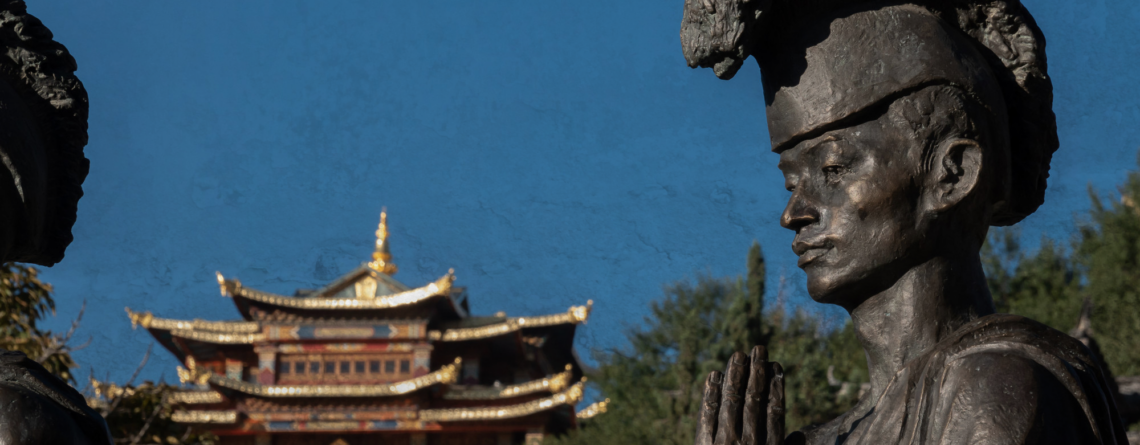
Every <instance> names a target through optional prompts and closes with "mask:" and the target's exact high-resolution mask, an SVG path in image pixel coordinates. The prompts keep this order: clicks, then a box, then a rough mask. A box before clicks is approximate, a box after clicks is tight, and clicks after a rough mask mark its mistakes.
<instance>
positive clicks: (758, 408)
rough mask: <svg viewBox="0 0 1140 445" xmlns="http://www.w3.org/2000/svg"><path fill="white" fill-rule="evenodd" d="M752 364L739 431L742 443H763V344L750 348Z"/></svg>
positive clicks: (765, 401) (765, 392)
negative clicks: (741, 425)
mask: <svg viewBox="0 0 1140 445" xmlns="http://www.w3.org/2000/svg"><path fill="white" fill-rule="evenodd" d="M750 357H751V359H752V366H751V369H750V372H749V375H748V389H746V390H745V391H744V416H743V418H742V419H741V422H742V423H743V424H744V425H743V427H742V428H741V432H740V443H741V444H743V445H764V442H765V440H766V439H765V438H766V437H767V434H766V432H767V431H768V428H767V426H768V425H767V419H768V415H767V414H768V413H767V408H768V372H767V370H768V350H767V349H765V348H764V347H763V346H756V347H754V348H752V355H751V356H750Z"/></svg>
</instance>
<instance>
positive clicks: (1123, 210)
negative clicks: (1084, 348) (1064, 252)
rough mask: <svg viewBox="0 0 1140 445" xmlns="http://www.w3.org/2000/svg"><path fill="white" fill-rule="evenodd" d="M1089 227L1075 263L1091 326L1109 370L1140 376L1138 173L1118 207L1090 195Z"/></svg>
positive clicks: (1125, 186) (1132, 176)
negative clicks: (1081, 278) (1090, 302)
mask: <svg viewBox="0 0 1140 445" xmlns="http://www.w3.org/2000/svg"><path fill="white" fill-rule="evenodd" d="M1089 194H1090V195H1091V197H1092V211H1091V212H1090V215H1089V216H1090V217H1091V218H1090V222H1089V223H1088V224H1086V225H1084V226H1083V227H1081V229H1080V242H1079V244H1078V246H1077V248H1076V258H1077V261H1078V263H1079V264H1080V266H1081V267H1080V270H1081V272H1082V273H1083V274H1084V277H1085V278H1086V281H1087V284H1086V287H1085V289H1084V292H1085V293H1086V294H1087V295H1088V296H1089V297H1090V298H1092V300H1093V303H1094V305H1095V309H1094V310H1093V314H1092V326H1093V330H1094V331H1095V334H1096V339H1097V342H1098V343H1099V344H1100V348H1101V351H1102V352H1103V354H1104V359H1105V361H1106V362H1108V367H1109V369H1110V370H1111V371H1112V372H1113V373H1114V374H1116V375H1137V374H1140V208H1137V205H1136V199H1137V198H1136V197H1138V196H1140V173H1138V172H1132V173H1130V174H1129V175H1128V179H1127V180H1125V182H1124V184H1123V185H1122V186H1121V187H1120V198H1119V202H1117V203H1111V202H1105V201H1103V200H1101V199H1100V197H1098V196H1097V195H1096V194H1095V193H1093V192H1092V191H1090V193H1089Z"/></svg>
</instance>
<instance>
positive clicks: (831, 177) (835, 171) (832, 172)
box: [823, 165, 846, 182]
mask: <svg viewBox="0 0 1140 445" xmlns="http://www.w3.org/2000/svg"><path fill="white" fill-rule="evenodd" d="M845 171H846V169H844V168H843V166H842V165H828V166H826V167H823V175H824V177H825V178H827V181H828V182H831V181H838V180H839V177H840V176H843V173H844V172H845Z"/></svg>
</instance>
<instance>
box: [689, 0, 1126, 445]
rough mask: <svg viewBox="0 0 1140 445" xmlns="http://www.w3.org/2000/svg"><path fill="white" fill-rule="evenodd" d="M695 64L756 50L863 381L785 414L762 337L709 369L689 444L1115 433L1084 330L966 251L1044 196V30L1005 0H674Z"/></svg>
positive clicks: (800, 227)
mask: <svg viewBox="0 0 1140 445" xmlns="http://www.w3.org/2000/svg"><path fill="white" fill-rule="evenodd" d="M681 42H682V48H683V50H684V53H685V56H686V59H687V60H688V62H689V65H690V66H692V67H698V66H701V67H711V68H713V69H714V72H715V73H716V75H717V76H719V77H721V78H731V77H732V75H733V74H735V72H736V70H737V69H739V67H740V66H741V64H742V63H743V62H744V60H745V59H746V58H747V57H749V56H753V57H755V58H756V60H757V61H758V63H759V66H760V69H761V74H762V77H763V84H764V85H763V87H764V97H765V105H766V107H767V109H766V111H767V118H768V129H769V135H770V136H771V144H772V148H773V150H774V151H775V152H776V153H778V154H779V156H780V161H779V168H780V170H781V171H782V172H783V174H784V178H785V187H786V188H787V189H788V191H789V192H790V193H791V196H790V197H789V200H788V204H787V207H786V208H785V210H784V212H783V215H782V216H781V220H780V224H781V225H782V226H784V227H785V228H788V229H790V230H793V231H795V232H796V235H795V239H794V241H793V243H792V250H793V251H794V252H795V253H796V255H798V256H799V267H801V268H802V269H803V270H804V272H805V274H806V276H807V289H808V292H809V294H810V295H811V296H812V298H813V299H814V300H816V301H817V302H821V303H828V304H835V305H838V306H840V307H843V308H844V309H846V310H847V311H848V312H849V313H850V315H851V319H852V322H853V323H854V327H855V330H856V333H857V335H858V338H859V341H860V343H861V344H862V346H863V348H864V350H865V351H866V353H867V360H868V368H869V371H870V377H871V382H870V390H869V391H867V393H866V394H865V395H864V396H863V397H862V398H861V399H860V401H859V402H858V404H857V405H856V406H855V408H853V409H852V410H851V411H849V412H847V413H845V414H844V415H842V416H840V417H839V418H837V419H835V420H833V421H831V422H828V423H826V424H824V425H818V426H814V427H810V428H807V429H805V430H803V431H797V432H794V433H792V434H791V435H788V436H786V437H785V435H784V432H783V423H784V418H783V411H784V398H783V386H782V371H781V370H780V367H779V365H778V364H774V363H769V362H768V361H767V357H766V354H765V352H764V350H763V348H762V347H757V348H756V349H755V350H754V351H753V352H752V354H751V355H750V356H745V355H743V354H740V353H737V355H735V356H734V357H733V359H732V360H731V362H730V364H729V365H728V367H727V369H726V370H725V372H724V373H719V372H717V373H713V374H711V375H710V376H709V378H708V380H707V381H706V391H705V399H704V403H703V407H702V411H701V417H700V420H701V422H700V427H699V429H698V432H697V443H698V444H701V445H706V444H709V445H711V444H718V445H720V444H724V445H729V444H736V443H741V444H760V443H766V444H779V443H811V444H896V443H897V444H1044V443H1048V444H1052V443H1056V444H1062V443H1064V444H1069V443H1082V444H1086V443H1087V444H1123V443H1126V439H1125V433H1124V429H1123V426H1122V422H1121V420H1120V417H1119V415H1118V413H1117V409H1116V407H1115V405H1114V402H1113V398H1112V396H1111V395H1110V394H1111V393H1110V392H1109V391H1110V384H1109V383H1108V382H1107V380H1106V379H1105V376H1104V374H1103V372H1102V371H1101V369H1100V368H1099V367H1098V365H1097V363H1096V361H1095V360H1094V359H1093V358H1092V355H1091V354H1090V353H1089V350H1088V348H1086V347H1085V346H1084V345H1083V344H1082V343H1080V342H1079V341H1077V340H1075V339H1073V338H1072V337H1069V336H1067V335H1065V334H1063V333H1060V332H1058V331H1055V330H1053V329H1051V328H1048V327H1046V326H1044V325H1041V324H1040V323H1037V322H1034V321H1032V320H1029V319H1026V318H1023V317H1019V316H1014V315H1006V314H996V313H995V309H994V304H993V300H992V298H991V296H990V293H989V290H988V288H987V286H986V281H985V275H984V273H983V272H982V265H981V260H980V258H979V250H980V249H981V246H982V243H983V242H984V240H985V237H986V234H987V231H988V229H989V227H990V226H1002V225H1010V224H1014V223H1016V222H1018V221H1020V220H1021V219H1023V218H1025V217H1026V216H1028V215H1029V214H1031V213H1033V212H1034V211H1035V210H1036V209H1037V207H1038V206H1040V205H1041V203H1042V202H1043V200H1044V193H1045V186H1046V179H1047V178H1048V172H1049V161H1050V159H1051V157H1052V154H1053V152H1054V151H1055V150H1056V149H1057V147H1058V141H1057V132H1056V118H1055V117H1054V115H1053V112H1052V84H1051V82H1050V80H1049V77H1048V74H1047V72H1046V58H1045V39H1044V36H1043V35H1042V33H1041V31H1040V29H1039V28H1038V27H1037V25H1036V23H1035V22H1034V20H1033V18H1032V16H1031V15H1030V14H1029V12H1028V11H1027V10H1026V9H1025V7H1024V6H1023V5H1021V4H1020V2H1019V1H1018V0H984V1H983V0H923V1H913V2H899V1H857V0H687V1H686V2H685V17H684V20H683V22H682V29H681Z"/></svg>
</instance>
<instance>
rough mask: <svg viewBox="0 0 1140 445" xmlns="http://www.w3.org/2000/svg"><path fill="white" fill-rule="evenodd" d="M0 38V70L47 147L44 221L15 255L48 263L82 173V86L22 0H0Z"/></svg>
mask: <svg viewBox="0 0 1140 445" xmlns="http://www.w3.org/2000/svg"><path fill="white" fill-rule="evenodd" d="M0 44H2V45H3V51H4V52H3V54H0V76H3V79H4V80H6V81H7V83H8V84H9V85H11V86H12V88H13V89H14V90H16V92H17V94H18V95H19V96H20V97H21V98H22V99H23V101H24V102H25V104H26V105H27V106H28V109H29V110H30V111H31V113H32V114H33V116H32V117H33V119H32V120H33V121H35V122H36V124H37V126H38V127H39V128H38V130H39V134H40V135H42V142H43V143H44V148H45V149H46V151H47V153H46V159H45V160H46V164H47V165H46V168H44V171H45V173H46V178H44V183H45V184H46V188H47V190H46V193H45V197H46V203H44V208H45V213H46V214H45V215H44V219H43V224H44V226H43V227H42V229H41V232H40V233H41V236H40V237H39V239H38V245H35V246H33V248H32V249H30V251H26V252H21V253H20V254H21V257H20V258H15V260H17V261H25V262H33V263H37V264H43V265H52V264H54V263H56V262H58V261H59V260H61V259H63V252H64V249H66V248H67V245H68V244H70V243H71V240H72V236H71V226H72V225H73V224H75V213H76V206H77V204H78V203H79V198H80V197H82V196H83V187H82V185H83V180H84V179H86V177H87V171H88V167H89V162H88V161H87V158H85V157H84V156H83V147H84V146H86V145H87V109H88V104H87V91H86V90H85V89H84V88H83V84H82V83H81V82H80V81H79V79H78V78H76V77H75V74H74V73H75V70H76V65H75V59H74V58H72V57H71V54H70V53H68V52H67V48H64V46H63V45H61V44H59V43H58V42H56V41H54V40H52V33H51V31H49V30H48V29H47V27H45V26H44V25H43V23H41V22H40V21H39V19H37V18H35V17H33V16H32V15H30V14H28V12H27V6H26V5H25V4H24V2H23V1H21V0H0Z"/></svg>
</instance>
